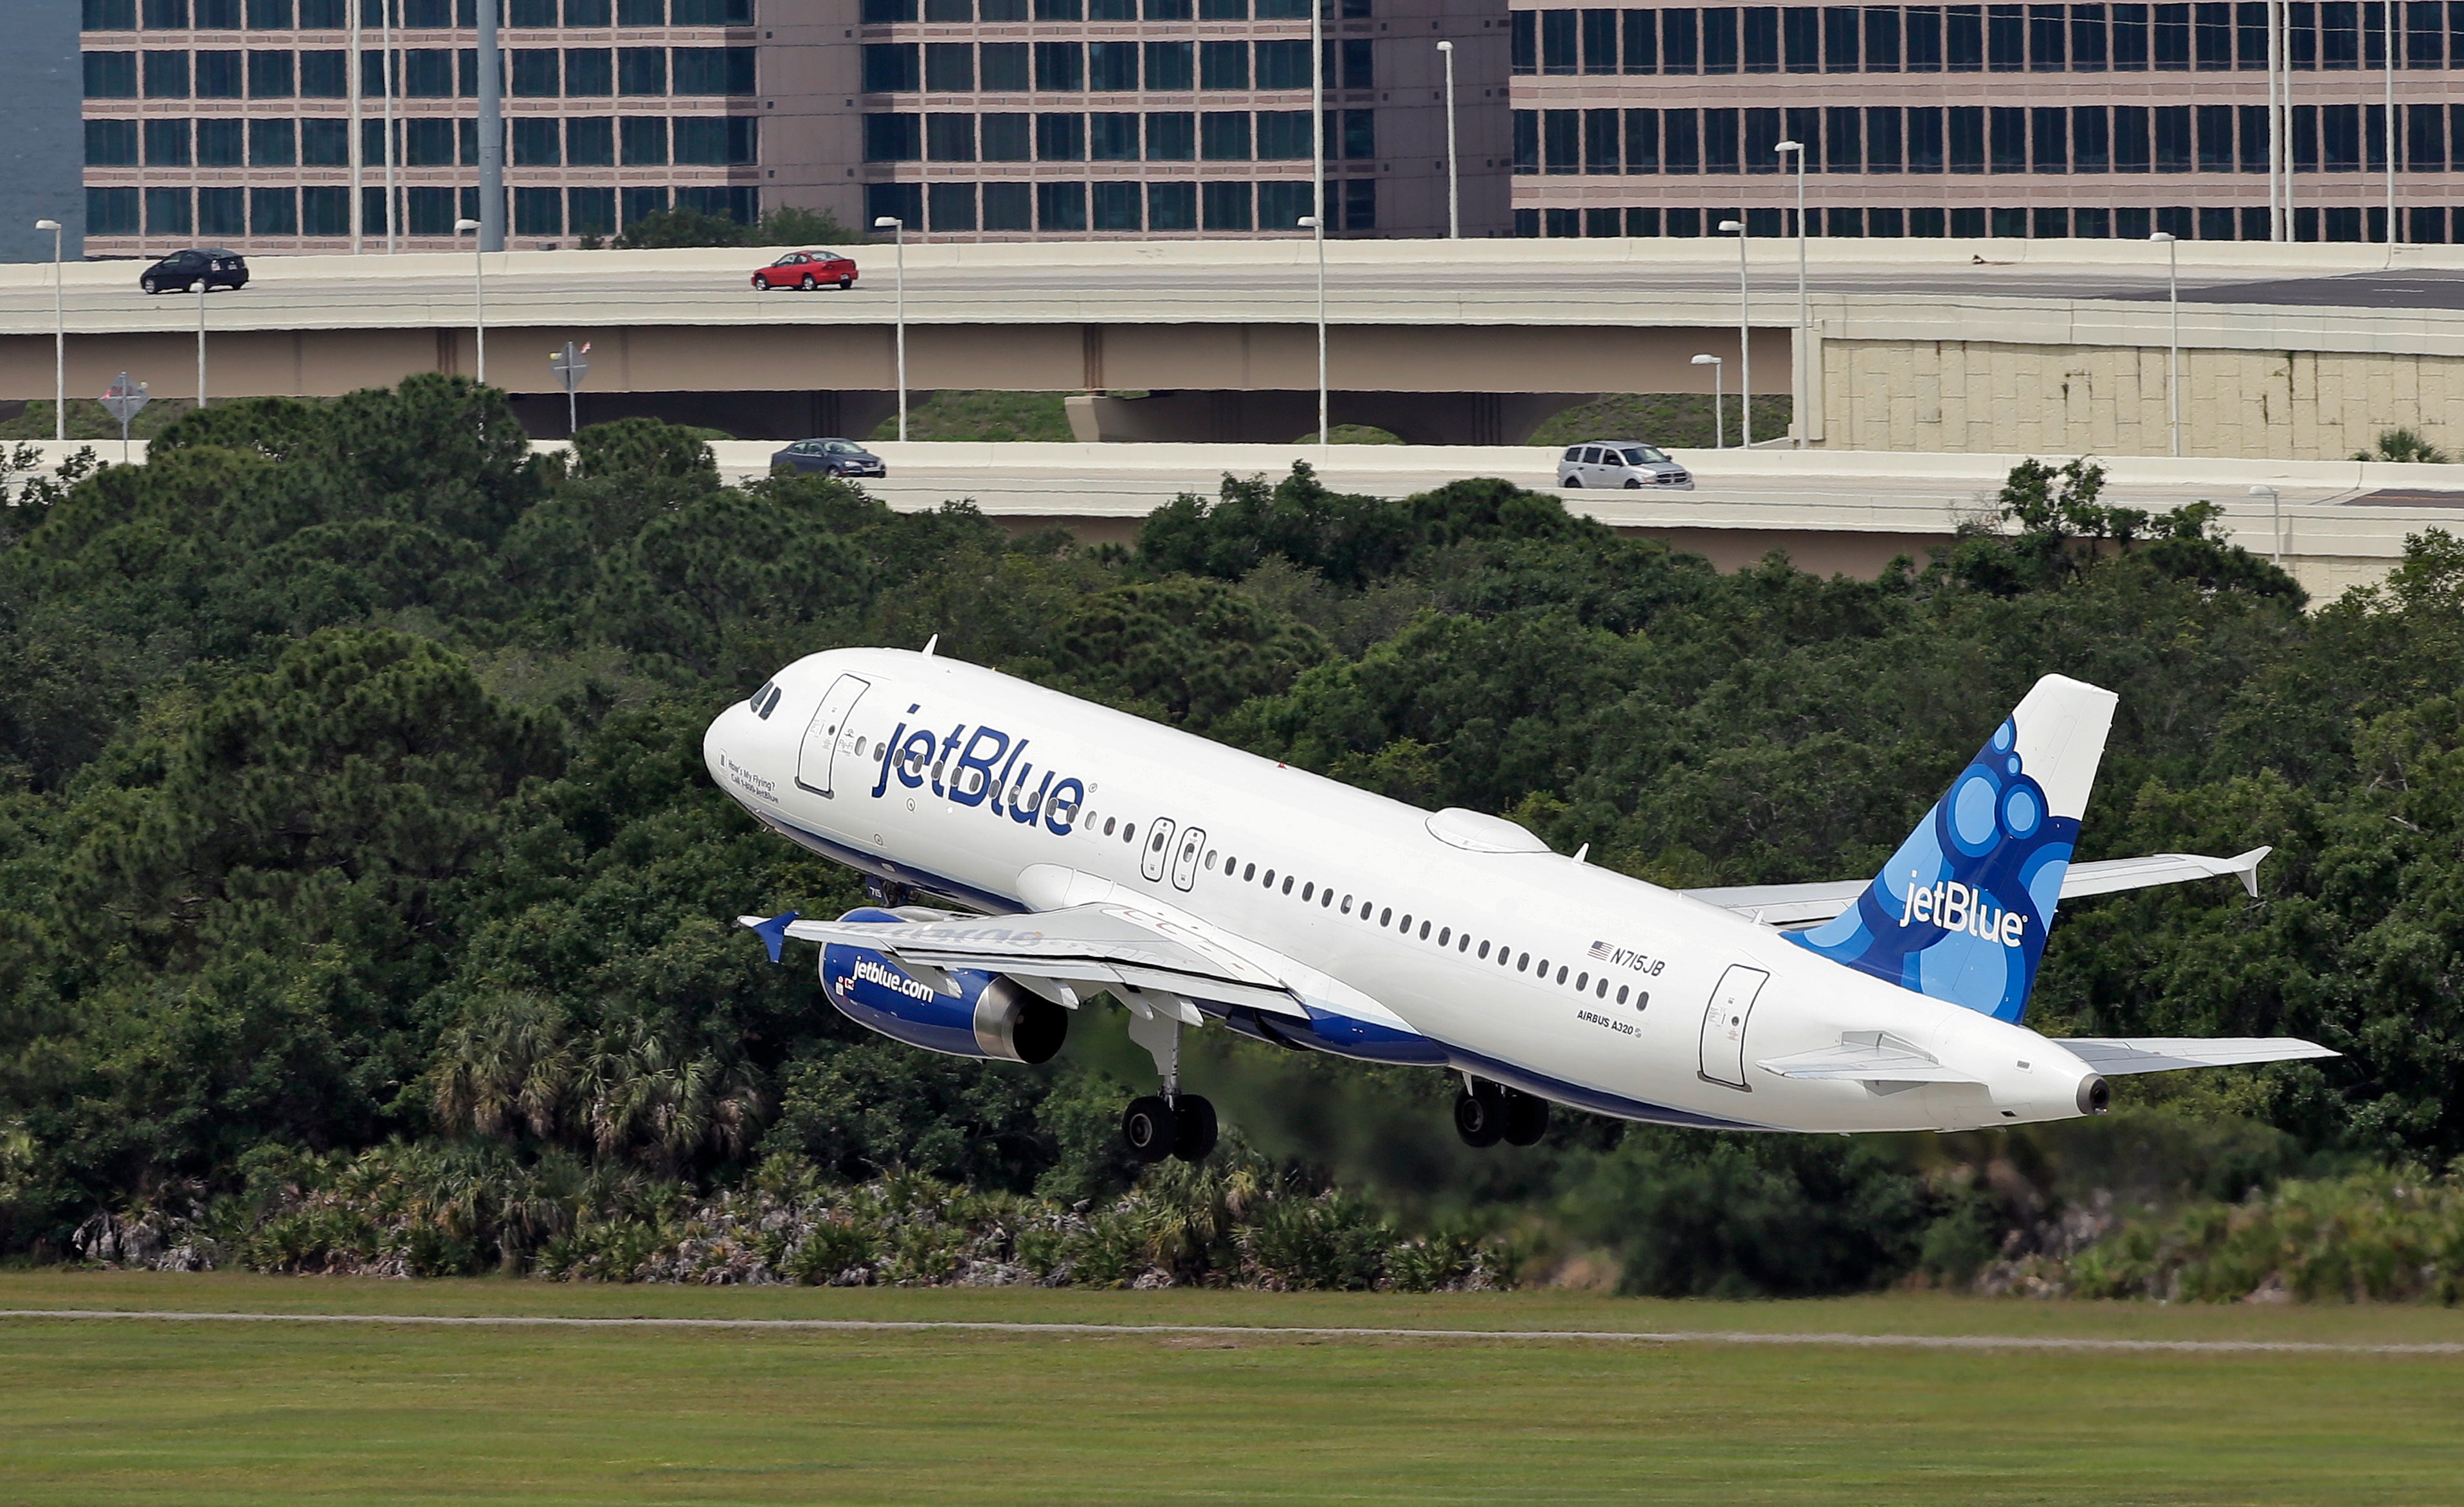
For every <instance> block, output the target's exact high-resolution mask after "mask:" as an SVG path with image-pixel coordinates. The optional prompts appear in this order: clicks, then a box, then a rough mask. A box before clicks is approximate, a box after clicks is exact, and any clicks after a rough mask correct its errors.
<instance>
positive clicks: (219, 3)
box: [193, 0, 240, 32]
mask: <svg viewBox="0 0 2464 1507" xmlns="http://www.w3.org/2000/svg"><path fill="white" fill-rule="evenodd" d="M193 9H194V12H195V16H196V20H195V25H196V28H197V30H198V31H200V32H236V31H238V30H239V17H240V0H194V7H193Z"/></svg>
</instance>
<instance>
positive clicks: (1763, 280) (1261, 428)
mask: <svg viewBox="0 0 2464 1507" xmlns="http://www.w3.org/2000/svg"><path fill="white" fill-rule="evenodd" d="M1808 250H1809V255H1810V265H1809V271H1810V278H1809V281H1810V283H1811V286H1812V290H1813V291H1812V295H1811V298H1810V299H1809V303H1810V308H1809V314H1810V327H1809V339H1808V341H1807V343H1806V344H1807V350H1806V366H1807V371H1806V374H1805V376H1804V377H1803V379H1802V381H1801V382H1800V381H1799V380H1798V379H1797V377H1796V374H1795V372H1794V370H1793V366H1794V361H1793V355H1792V347H1793V342H1794V335H1795V326H1796V323H1797V315H1798V310H1797V302H1796V296H1795V271H1796V267H1795V251H1796V247H1795V243H1793V242H1789V241H1782V240H1754V241H1751V242H1749V243H1748V246H1747V253H1748V258H1749V276H1750V280H1751V317H1752V322H1753V325H1754V337H1753V343H1752V344H1753V361H1752V366H1753V388H1754V390H1755V391H1756V392H1758V393H1784V392H1790V391H1792V390H1793V389H1798V390H1800V391H1801V396H1800V404H1799V413H1798V420H1797V427H1798V430H1799V432H1801V433H1802V435H1803V437H1804V438H1805V439H1806V440H1807V441H1808V442H1809V443H1810V444H1814V445H1818V446H1824V447H1829V448H1834V449H1867V450H1892V451H1902V452H1931V451H1939V452H1948V453H1977V454H2001V453H2010V452H2034V453H2038V454H2079V453H2087V452H2094V453H2101V454H2161V453H2163V452H2164V451H2166V450H2167V448H2168V444H2169V428H2168V424H2169V412H2170V410H2169V406H2168V392H2167V345H2168V342H2169V341H2170V339H2171V337H2172V330H2173V324H2172V319H2171V306H2170V305H2169V304H2168V302H2167V299H2166V265H2165V261H2164V258H2163V256H2162V255H2160V254H2159V253H2160V248H2157V247H2154V246H2150V245H2146V244H2144V243H2135V242H2114V241H2013V240H1995V241H1846V240H1815V241H1813V242H1811V243H1810V245H1809V248H1808ZM2178 250H2179V252H2180V253H2181V255H2182V263H2183V276H2182V303H2181V307H2180V340H2181V345H2182V348H2183V365H2184V374H2183V382H2182V385H2181V420H2182V432H2183V449H2184V451H2185V452H2186V453H2187V454H2214V455H2254V456H2268V457H2274V458H2286V459H2321V458H2333V457H2337V456H2342V455H2344V454H2349V453H2351V452H2352V451H2355V450H2358V449H2362V448H2364V447H2365V446H2367V445H2368V444H2370V443H2371V442H2372V441H2373V440H2374V439H2375V437H2376V435H2377V434H2378V432H2380V431H2382V430H2385V429H2388V428H2393V427H2397V426H2406V427H2409V428H2412V429H2414V430H2416V431H2419V432H2424V433H2426V434H2427V435H2429V436H2430V437H2431V439H2432V440H2433V441H2434V442H2436V443H2439V444H2441V445H2443V446H2444V447H2445V448H2447V449H2449V450H2450V451H2464V406H2459V404H2458V403H2457V401H2456V400H2457V399H2459V398H2464V248H2455V249H2451V248H2445V247H2427V248H2410V247H2408V248H2399V249H2397V251H2395V252H2394V253H2392V254H2390V253H2389V252H2387V249H2385V248H2381V247H2360V246H2345V245H2299V246H2276V245H2267V244H2252V243H2202V242H2190V243H2182V244H2180V245H2179V247H2178ZM767 255H768V254H764V253H747V252H740V251H727V252H638V253H628V252H544V253H542V252H527V253H526V252H508V253H503V254H499V255H490V256H488V257H486V258H484V259H482V258H478V257H475V256H468V255H404V256H394V257H385V256H366V257H357V258H354V257H346V256H302V257H293V258H261V259H259V261H258V262H257V263H256V264H255V277H254V281H253V283H252V285H251V286H250V287H249V288H247V289H246V290H244V291H241V292H237V293H218V294H214V295H212V296H211V297H210V298H209V299H207V300H206V308H205V315H204V318H205V321H206V324H207V328H208V339H207V345H208V352H209V378H208V390H209V393H210V394H211V395H213V396H225V397H227V396H237V395H242V394H249V393H266V392H278V393H292V394H299V395H316V394H330V393H336V392H341V391H346V390H349V389H351V388H357V387H363V386H370V385H380V384H385V383H391V382H394V381H397V380H399V379H400V378H401V377H403V376H404V375H406V374H407V373H409V372H413V371H429V370H435V371H447V372H461V373H466V374H467V373H473V372H474V371H475V370H476V368H477V365H478V363H477V351H476V344H477V343H476V340H475V338H474V335H473V320H474V271H475V270H477V269H479V268H482V267H484V271H485V283H486V300H487V310H488V313H487V320H488V326H489V328H488V337H487V344H488V355H489V362H488V370H487V375H488V377H489V379H490V380H491V381H494V382H495V383H497V384H499V385H501V386H504V387H506V388H508V389H509V390H511V391H513V392H515V393H516V394H517V399H518V400H519V401H520V402H521V404H522V408H523V412H524V418H525V422H526V423H529V424H531V425H532V427H533V430H534V432H538V433H542V434H554V433H560V432H561V427H562V422H563V402H562V399H561V395H557V396H554V397H552V398H551V396H550V394H551V393H553V392H554V388H553V380H552V378H551V377H550V374H549V372H548V369H547V354H548V352H549V351H550V350H552V349H554V348H556V347H557V346H560V345H561V344H563V343H564V342H565V341H566V340H568V339H570V340H576V341H588V342H590V343H592V344H593V347H594V348H593V351H592V362H593V366H592V370H591V373H590V378H589V384H588V388H587V389H586V393H587V396H586V400H585V401H586V404H587V407H586V409H585V412H584V422H588V421H590V420H591V419H592V418H597V417H610V416H615V415H617V414H619V413H623V412H636V411H638V412H654V413H660V414H663V415H665V416H669V417H674V418H680V419H688V420H693V421H696V422H705V423H711V424H714V425H715V426H717V427H720V428H724V429H728V430H730V431H731V432H737V433H742V434H759V435H770V436H779V437H784V436H787V435H791V434H806V433H814V432H858V433H861V432H869V430H870V428H871V427H872V425H873V424H874V423H875V422H877V421H878V419H879V417H880V416H881V415H882V414H883V413H885V412H886V411H887V410H888V409H889V407H890V401H891V400H890V397H889V393H890V390H891V388H892V387H893V386H894V385H895V381H896V378H895V360H894V353H893V340H892V329H893V309H894V302H895V300H894V297H893V280H894V279H893V271H892V269H893V265H894V263H893V257H892V254H891V249H890V248H888V247H886V246H874V247H868V248H865V249H864V250H863V252H862V254H861V255H862V257H863V260H864V265H865V268H866V277H865V281H864V282H863V283H862V284H860V285H859V286H858V288H857V289H856V290H855V291H853V292H851V293H846V294H842V293H838V292H835V291H822V292H816V293H809V294H806V293H792V292H781V293H770V294H761V293H756V292H755V291H754V290H753V289H752V288H751V287H750V286H749V285H748V277H747V275H748V273H749V271H750V268H751V267H752V266H753V265H755V264H756V263H758V262H759V261H760V260H763V259H766V257H767ZM1326 255H1327V311H1328V319H1329V321H1330V324H1331V337H1330V353H1329V355H1330V380H1331V385H1332V387H1333V388H1334V389H1335V390H1336V392H1337V394H1338V395H1339V396H1338V399H1337V402H1336V405H1335V414H1334V416H1335V420H1336V422H1338V423H1343V422H1368V423H1375V424H1377V425H1379V426H1380V427H1383V428H1387V429H1391V430H1394V431H1395V432H1397V433H1400V434H1402V435H1403V436H1404V437H1406V438H1407V439H1411V440H1415V441H1419V442H1445V441H1454V442H1485V443H1497V442H1506V441H1512V440H1516V439H1519V438H1521V437H1523V436H1524V435H1526V434H1528V433H1529V432H1530V430H1531V428H1532V427H1533V426H1534V425H1536V424H1537V423H1538V422H1540V421H1541V420H1542V419H1543V418H1545V417H1546V416H1547V415H1548V414H1549V413H1550V412H1552V411H1555V410H1557V409H1560V408H1562V407H1564V406H1566V405H1568V404H1571V403H1573V402H1578V401H1582V400H1584V399H1587V398H1589V397H1591V396H1593V395H1595V394H1598V393H1609V392H1683V391H1707V390H1708V389H1709V387H1710V382H1709V380H1708V373H1709V369H1710V368H1707V367H1698V366H1692V365H1691V364H1690V358H1691V357H1692V356H1693V355H1695V354H1696V353H1698V352H1707V353H1711V354H1717V355H1721V356H1723V357H1724V358H1725V359H1726V362H1727V365H1726V366H1725V367H1724V368H1723V377H1724V379H1725V380H1726V381H1727V384H1728V387H1729V390H1731V391H1734V390H1735V388H1736V384H1737V381H1738V378H1739V376H1740V367H1741V366H1742V363H1740V362H1739V361H1738V360H1737V359H1736V356H1737V351H1738V336H1737V330H1738V314H1739V299H1738V282H1737V277H1738V273H1737V248H1736V246H1735V244H1734V243H1732V242H1729V241H1725V240H1723V241H1686V240H1556V241H1481V242H1458V243H1448V242H1443V241H1377V242H1335V243H1331V244H1330V245H1329V246H1328V247H1327V248H1326ZM137 271H138V268H137V267H136V265H135V264H133V263H88V264H79V265H75V266H72V267H70V268H69V269H68V276H67V280H66V285H65V289H64V305H65V310H66V325H67V328H68V330H69V336H70V338H69V366H70V388H71V390H72V391H73V392H77V393H84V394H92V393H95V392H99V390H100V389H101V388H102V386H103V385H104V384H105V383H106V382H108V381H109V380H110V379H111V377H112V376H113V375H115V374H116V373H118V372H120V371H122V370H125V371H128V372H130V373H131V374H132V375H134V376H136V377H138V378H140V379H142V380H145V381H148V382H149V383H150V384H151V385H152V388H153V390H154V391H155V392H156V393H157V394H159V395H163V396H185V395H187V394H189V393H191V392H193V391H194V388H195V378H194V372H195V368H196V361H195V343H196V323H197V321H198V317H199V315H198V308H197V303H198V300H197V299H194V298H184V297H165V298H160V299H147V298H145V297H144V296H143V295H142V294H141V293H139V292H138V291H137V289H136V287H135V277H136V273H137ZM50 277H51V269H50V268H49V267H45V266H40V265H36V266H23V265H20V266H12V267H8V268H4V269H0V400H7V399H18V400H22V399H27V398H38V397H46V396H49V395H50V393H51V391H52V371H53V366H52V362H53V349H52V330H53V298H52V288H51V283H50ZM906 280H907V297H906V306H907V315H908V320H909V335H908V366H909V386H910V388H911V389H912V390H913V391H917V392H922V391H929V390H932V389H935V388H1006V389H1013V390H1027V391H1052V392H1070V393H1104V392H1113V393H1119V392H1140V393H1152V394H1156V395H1157V396H1156V397H1153V398H1147V399H1133V400H1130V401H1127V402H1122V403H1112V404H1095V405H1081V409H1082V412H1081V415H1080V416H1081V418H1082V420H1083V421H1084V422H1085V423H1086V424H1087V425H1088V427H1089V430H1091V431H1092V432H1089V433H1087V434H1086V435H1085V437H1088V438H1142V439H1155V440H1162V439H1180V440H1196V441H1243V440H1265V441H1277V442H1281V441H1287V440H1289V439H1291V438H1293V437H1295V436H1296V435H1297V434H1298V433H1300V432H1303V431H1305V430H1308V429H1311V428H1314V426H1315V414H1314V400H1313V396H1306V397H1305V395H1311V394H1313V391H1314V388H1315V384H1316V354H1315V339H1314V321H1315V318H1316V313H1317V280H1316V265H1315V262H1314V261H1313V259H1312V257H1311V249H1310V247H1309V243H1307V242H1249V243H1181V242H1177V243H1170V244H1164V243H1138V242H1126V243H1084V244H1069V245H1008V246H995V245H985V246H917V247H911V248H909V250H908V252H907V279H906Z"/></svg>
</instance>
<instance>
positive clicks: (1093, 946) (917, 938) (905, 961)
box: [737, 903, 1309, 1024]
mask: <svg viewBox="0 0 2464 1507" xmlns="http://www.w3.org/2000/svg"><path fill="white" fill-rule="evenodd" d="M737 920H738V921H739V922H740V923H741V924H743V925H745V926H748V927H751V928H753V929H754V930H756V931H758V932H760V934H761V937H762V940H763V941H765V942H770V943H771V953H772V956H773V957H774V958H775V957H776V956H777V955H778V941H779V939H781V938H785V937H793V938H796V939H798V940H799V941H803V942H836V943H841V944H844V945H847V946H855V947H869V948H871V949H873V950H874V951H876V952H880V953H883V954H885V955H887V956H888V957H889V958H890V959H891V961H892V962H894V963H896V964H898V965H899V966H900V967H901V968H904V969H906V970H907V972H908V973H909V974H910V975H911V976H913V977H914V978H917V979H921V980H923V981H924V982H925V983H927V984H930V985H932V986H935V987H936V988H942V989H944V991H945V992H952V993H955V992H957V990H956V988H955V986H951V985H950V983H949V979H948V972H947V970H950V969H953V968H972V969H977V970H980V971H982V972H986V973H1001V974H1006V975H1007V976H1009V977H1010V978H1013V979H1016V980H1018V982H1019V983H1021V984H1023V985H1025V986H1027V987H1029V988H1031V989H1034V990H1035V991H1036V992H1037V993H1039V994H1042V995H1044V996H1045V998H1047V999H1050V1000H1052V1001H1053V1002H1054V1003H1056V1004H1060V1005H1067V1006H1069V1007H1071V1008H1076V1006H1077V1004H1078V996H1079V995H1081V994H1085V993H1092V992H1095V991H1096V990H1100V989H1104V988H1108V987H1111V986H1115V985H1117V986H1123V987H1126V988H1128V989H1132V990H1146V991H1149V992H1151V993H1155V994H1168V995H1179V996H1182V997H1185V998H1188V999H1194V1000H1208V1001H1212V1002H1214V1003H1217V1004H1221V1005H1245V1006H1248V1007H1250V1008H1254V1009H1263V1010H1268V1011H1272V1012H1273V1013H1276V1014H1280V1015H1289V1016H1294V1017H1297V1018H1298V1019H1301V1020H1308V1019H1309V1011H1308V1010H1306V1009H1304V1008H1302V1007H1301V1004H1300V1001H1299V1000H1297V999H1296V998H1294V997H1293V994H1292V992H1291V990H1290V989H1289V988H1287V986H1285V985H1284V983H1283V981H1281V980H1280V979H1278V978H1276V977H1275V976H1274V975H1273V974H1271V973H1268V972H1267V971H1266V970H1265V969H1264V968H1261V967H1259V966H1258V965H1257V964H1252V963H1250V962H1248V961H1247V960H1245V959H1243V958H1241V957H1239V956H1236V955H1235V954H1234V953H1232V952H1231V951H1229V950H1228V949H1226V948H1224V947H1221V946H1218V945H1216V944H1215V943H1214V942H1210V941H1208V940H1207V939H1206V938H1204V937H1201V936H1199V934H1198V933H1197V932H1196V931H1194V930H1192V929H1190V928H1188V927H1185V926H1182V925H1180V924H1178V923H1177V922H1175V921H1173V920H1168V919H1166V918H1163V917H1159V916H1154V915H1149V914H1146V913H1143V912H1140V911H1137V910H1134V909H1132V908H1131V907H1129V906H1125V905H1116V904H1104V903H1098V904H1092V905H1073V906H1070V907H1068V908H1067V909H1065V910H1055V911H1039V912H1031V913H1029V914H1026V915H1023V916H968V917H957V918H953V919H951V920H934V921H907V922H901V923H896V924H892V923H891V922H887V921H882V922H870V921H827V920H789V921H787V922H786V924H785V925H783V926H780V925H778V923H777V920H765V919H763V918H761V917H759V916H743V917H738V918H737ZM774 928H775V931H774ZM1191 1021H1192V1023H1193V1024H1194V1023H1195V1017H1194V1016H1193V1017H1191Z"/></svg>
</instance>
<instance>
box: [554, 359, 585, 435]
mask: <svg viewBox="0 0 2464 1507" xmlns="http://www.w3.org/2000/svg"><path fill="white" fill-rule="evenodd" d="M589 355H590V344H589V343H588V342H586V341H585V342H583V344H581V345H579V346H577V345H575V344H573V342H571V341H566V342H565V343H564V349H562V350H558V351H550V352H549V353H548V358H547V369H548V370H550V371H553V372H555V373H556V380H557V381H559V382H561V383H562V384H564V432H565V433H566V434H567V435H570V434H572V432H574V431H575V430H576V429H577V428H579V427H580V425H579V423H578V420H579V419H580V418H581V407H582V406H581V402H580V400H579V399H578V398H576V397H575V394H576V393H578V392H580V391H581V390H582V379H583V378H584V377H586V376H588V375H590V362H589V360H588V357H589Z"/></svg>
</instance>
